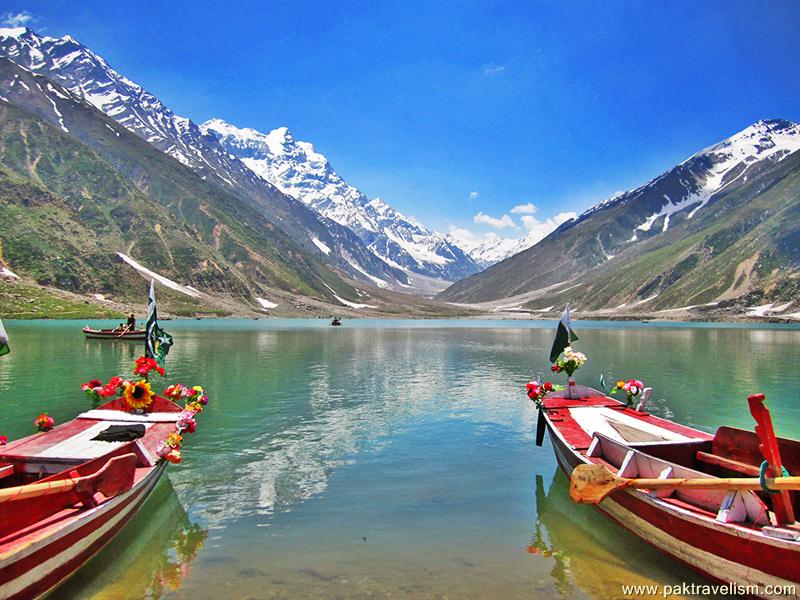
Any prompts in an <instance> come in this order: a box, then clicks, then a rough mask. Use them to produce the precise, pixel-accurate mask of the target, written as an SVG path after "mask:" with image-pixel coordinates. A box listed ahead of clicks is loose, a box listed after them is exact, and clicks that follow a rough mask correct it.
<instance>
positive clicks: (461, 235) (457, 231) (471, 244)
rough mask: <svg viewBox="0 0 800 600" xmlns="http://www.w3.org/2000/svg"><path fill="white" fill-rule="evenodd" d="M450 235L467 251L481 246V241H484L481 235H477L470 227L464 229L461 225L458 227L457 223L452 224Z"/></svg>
mask: <svg viewBox="0 0 800 600" xmlns="http://www.w3.org/2000/svg"><path fill="white" fill-rule="evenodd" d="M450 237H451V238H453V239H454V240H455V242H456V245H457V246H458V247H459V248H461V249H463V250H467V251H469V250H472V249H473V248H475V247H477V246H480V245H481V242H482V241H483V238H481V236H479V235H476V234H475V233H473V232H471V231H470V230H469V229H463V228H461V227H456V226H455V225H451V226H450Z"/></svg>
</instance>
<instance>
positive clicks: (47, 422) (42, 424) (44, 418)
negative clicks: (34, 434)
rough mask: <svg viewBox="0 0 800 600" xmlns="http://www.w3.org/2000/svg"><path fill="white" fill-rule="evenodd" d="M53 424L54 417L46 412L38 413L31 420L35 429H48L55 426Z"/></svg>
mask: <svg viewBox="0 0 800 600" xmlns="http://www.w3.org/2000/svg"><path fill="white" fill-rule="evenodd" d="M55 425H56V421H55V419H54V418H53V417H51V416H50V415H48V414H47V413H46V412H44V413H42V414H40V415H39V416H38V417H36V419H35V420H34V421H33V426H34V427H36V430H37V431H50V430H51V429H52V428H53V427H55Z"/></svg>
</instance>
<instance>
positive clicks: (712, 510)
mask: <svg viewBox="0 0 800 600" xmlns="http://www.w3.org/2000/svg"><path fill="white" fill-rule="evenodd" d="M665 431H666V430H662V431H661V432H659V433H658V434H657V435H659V436H662V437H664V436H667V435H668V434H669V432H667V433H664V432H665ZM626 433H627V431H626ZM645 433H647V432H645ZM637 436H638V437H640V438H641V437H645V436H643V435H638V434H637ZM637 436H633V437H637ZM621 437H622V436H621V435H619V434H618V435H616V436H614V437H612V436H610V435H608V434H606V433H603V432H602V431H594V432H593V434H592V442H591V444H590V446H589V448H588V449H587V451H586V456H587V457H589V458H591V459H592V460H593V461H595V462H602V463H604V464H606V466H608V467H609V468H611V469H612V471H614V472H615V473H617V475H619V476H620V477H626V478H648V479H649V478H661V479H669V478H704V477H726V478H727V477H758V476H759V468H760V465H761V462H762V461H763V457H762V455H761V452H760V450H759V439H758V436H756V434H755V433H753V432H751V431H747V430H743V429H737V428H734V427H720V428H719V429H718V430H717V431H716V433H715V435H714V436H713V438H712V439H692V438H687V437H685V436H680V437H681V438H682V439H649V440H646V439H643V440H641V441H628V440H625V439H620V438H621ZM615 438H616V439H615ZM779 446H780V451H781V457H782V461H783V465H784V467H785V468H786V469H787V470H788V471H789V473H790V474H796V473H799V472H800V443H799V442H796V441H793V440H787V439H780V438H779ZM650 493H651V495H652V496H654V497H657V498H659V499H661V500H662V501H664V502H666V503H668V504H671V505H674V506H677V507H679V508H683V509H687V510H690V511H692V512H695V513H699V514H703V515H705V516H707V517H709V518H713V519H715V520H716V521H718V522H721V523H737V524H741V525H744V526H750V527H753V528H758V529H761V528H763V532H764V533H765V534H767V535H772V536H774V537H779V538H782V539H788V540H795V541H797V540H800V530H798V529H794V528H785V527H774V525H775V523H774V515H771V513H772V512H773V505H772V502H773V497H772V496H771V495H770V494H767V493H766V492H763V491H761V490H758V491H736V492H728V491H713V490H689V489H681V488H676V489H673V490H660V491H652V492H650ZM789 497H790V501H791V503H792V505H793V508H794V511H795V513H796V514H800V494H798V493H797V492H790V493H789Z"/></svg>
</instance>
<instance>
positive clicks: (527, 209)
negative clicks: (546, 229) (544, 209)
mask: <svg viewBox="0 0 800 600" xmlns="http://www.w3.org/2000/svg"><path fill="white" fill-rule="evenodd" d="M537 210H539V208H538V207H537V206H536V205H535V204H534V203H533V202H528V203H527V204H517V205H516V206H515V207H514V208H512V209H511V214H514V215H532V214H535V213H536V211H537Z"/></svg>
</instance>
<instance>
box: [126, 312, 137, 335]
mask: <svg viewBox="0 0 800 600" xmlns="http://www.w3.org/2000/svg"><path fill="white" fill-rule="evenodd" d="M134 329H136V317H135V316H134V315H133V313H131V314H130V315H129V316H128V331H133V330H134Z"/></svg>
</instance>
